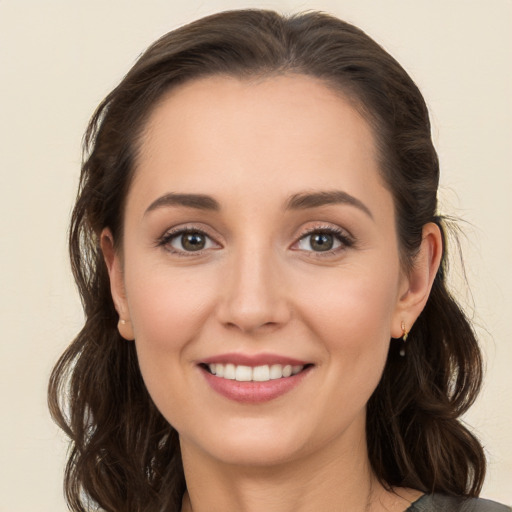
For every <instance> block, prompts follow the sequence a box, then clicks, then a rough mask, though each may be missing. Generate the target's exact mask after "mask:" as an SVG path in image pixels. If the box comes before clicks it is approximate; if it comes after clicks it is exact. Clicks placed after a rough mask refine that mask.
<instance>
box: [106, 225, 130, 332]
mask: <svg viewBox="0 0 512 512" xmlns="http://www.w3.org/2000/svg"><path fill="white" fill-rule="evenodd" d="M100 246H101V251H102V253H103V258H104V260H105V264H106V266H107V271H108V275H109V278H110V293H111V294H112V300H113V302H114V306H115V308H116V311H117V313H118V315H119V322H118V324H117V328H118V330H119V334H121V336H122V337H123V338H124V339H126V340H133V339H134V336H133V329H132V324H131V320H130V313H129V309H128V302H127V300H126V293H125V287H124V276H123V268H122V262H121V257H120V255H119V253H118V251H116V249H115V247H114V237H113V235H112V232H111V231H110V229H108V228H105V229H104V230H103V231H102V232H101V235H100Z"/></svg>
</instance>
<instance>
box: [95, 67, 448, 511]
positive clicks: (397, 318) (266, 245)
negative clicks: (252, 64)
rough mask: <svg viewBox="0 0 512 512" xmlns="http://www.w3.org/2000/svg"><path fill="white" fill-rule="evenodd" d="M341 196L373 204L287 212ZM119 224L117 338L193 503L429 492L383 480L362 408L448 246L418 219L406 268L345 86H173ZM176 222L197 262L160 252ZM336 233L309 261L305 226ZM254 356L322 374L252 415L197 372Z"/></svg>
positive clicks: (110, 255) (387, 500) (289, 506)
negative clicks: (169, 197)
mask: <svg viewBox="0 0 512 512" xmlns="http://www.w3.org/2000/svg"><path fill="white" fill-rule="evenodd" d="M333 190H336V191H343V192H345V193H347V194H350V196H352V197H354V198H356V199H357V200H358V201H360V203H361V204H363V205H364V207H365V208H366V209H367V210H368V211H364V208H361V207H358V206H355V205H354V204H349V203H334V204H325V205H321V206H315V207H311V208H303V209H290V208H287V205H288V203H289V199H290V197H292V196H294V195H295V194H301V193H305V192H307V193H311V192H318V191H333ZM169 193H174V194H191V193H193V194H205V195H208V196H210V197H212V198H213V199H215V201H217V203H218V205H219V209H218V210H216V211H211V210H206V209H198V208H194V207H190V206H183V205H160V206H158V205H157V206H155V207H153V208H150V205H152V204H153V203H154V202H155V201H156V200H158V198H160V197H162V196H164V195H165V194H169ZM148 208H149V211H148ZM124 220H125V224H124V239H123V243H122V248H121V250H119V251H116V250H114V248H113V247H114V241H113V237H112V235H111V233H110V231H109V230H108V229H105V230H104V231H103V233H102V236H101V243H102V248H103V252H104V255H105V261H106V263H107V266H108V270H109V274H110V278H111V287H112V296H113V299H114V302H115V305H116V309H117V311H118V313H119V315H120V318H121V319H122V320H124V323H120V324H119V330H120V332H121V334H122V336H123V337H125V338H126V339H127V340H135V344H136V349H137V354H138V358H139V362H140V368H141V372H142V375H143V377H144V380H145V383H146V385H147V388H148V390H149V393H150V394H151V396H152V398H153V400H154V401H155V403H156V405H157V407H158V408H159V410H160V411H161V412H162V414H163V415H164V417H165V418H166V419H167V420H168V421H169V422H170V423H171V424H172V425H173V426H174V427H175V428H176V429H177V431H178V432H179V434H180V442H181V447H182V454H183V463H184V468H185V475H186V479H187V487H188V494H187V495H186V496H185V497H184V502H183V510H187V511H191V510H193V511H194V512H201V511H210V512H211V511H223V512H225V511H235V510H236V511H247V512H252V511H259V510H266V511H270V512H271V511H280V512H286V511H295V512H297V511H316V510H340V508H339V507H340V506H342V508H343V510H354V511H357V510H361V511H362V510H391V511H393V510H394V511H401V510H405V509H406V508H407V506H408V505H409V504H410V503H411V501H414V499H416V498H417V497H418V496H419V495H420V493H419V492H417V491H412V490H408V489H395V492H389V491H387V490H385V489H384V488H383V487H382V486H381V485H380V484H379V483H378V482H377V481H376V480H375V478H374V476H373V474H372V472H371V469H370V467H369V464H368V458H367V452H366V441H365V414H366V403H367V401H368V399H369V397H370V396H371V394H372V392H373V390H374V389H375V387H376V386H377V384H378V382H379V379H380V376H381V374H382V371H383V367H384V364H385V360H386V355H387V352H388V348H389V343H390V338H399V337H401V336H402V327H401V323H402V322H404V323H405V325H406V327H407V329H408V330H410V327H411V326H412V325H413V324H414V321H415V320H416V318H417V317H418V315H419V314H420V312H421V310H422V309H423V307H424V305H425V303H426V300H427V298H428V294H429V291H430V287H431V285H432V281H433V279H434V276H435V273H436V271H437V268H438V265H439V260H440V256H441V237H440V233H439V230H438V229H437V227H436V226H435V225H431V224H429V225H426V226H425V227H424V231H423V242H422V245H421V247H420V251H419V253H418V256H417V259H416V263H415V266H414V268H413V270H412V271H410V272H409V273H408V274H407V275H406V274H405V273H404V272H403V271H402V269H401V267H400V262H399V246H398V241H397V235H396V230H395V215H394V206H393V199H392V196H391V194H390V192H389V191H388V189H387V188H386V187H385V185H384V183H383V181H382V178H381V176H380V174H379V169H378V166H377V158H376V154H375V146H374V138H373V134H372V132H371V129H370V127H369V125H368V124H367V122H366V121H365V120H364V119H363V118H362V117H361V116H360V115H359V114H358V112H357V111H356V110H355V109H354V108H353V106H352V105H351V104H350V103H349V102H348V101H347V100H346V99H345V98H344V97H343V96H342V95H340V93H338V92H335V91H333V90H332V89H330V88H328V87H327V86H326V85H324V84H323V83H322V82H320V81H318V80H315V79H313V78H310V77H305V76H297V75H294V76H286V75H285V76H278V77H271V78H267V79H264V80H259V81H247V80H245V81H241V80H238V79H235V78H229V77H210V78H205V79H201V80H197V81H193V82H191V83H188V84H186V85H183V86H180V87H179V88H176V89H173V90H172V91H170V92H169V93H168V94H167V95H166V96H165V97H164V98H163V100H162V101H161V102H160V103H159V104H158V105H157V107H156V108H155V109H154V111H153V113H152V115H151V117H150V119H149V121H148V123H147V126H146V130H145V133H144V136H143V140H142V146H141V153H140V155H139V158H138V162H137V166H136V173H135V178H134V181H133V183H132V186H131V188H130V191H129V194H128V197H127V202H126V211H125V219H124ZM183 227H187V228H189V229H194V230H198V231H201V232H204V233H206V235H207V236H208V238H207V239H206V240H208V242H207V244H206V246H205V248H204V249H203V250H201V251H197V252H193V251H188V252H187V251H186V250H185V248H184V247H183V245H182V243H181V242H182V239H181V238H180V236H179V235H176V236H175V237H174V238H173V239H170V238H169V236H168V237H167V239H166V241H165V243H162V237H165V236H166V234H167V235H168V234H169V232H170V231H172V230H175V229H180V228H183ZM333 229H334V230H338V231H340V232H341V234H342V237H343V241H337V239H336V238H334V239H335V240H336V242H335V246H334V249H333V250H332V251H326V252H321V251H315V250H313V249H314V247H312V245H311V237H310V231H311V230H317V231H318V230H320V231H322V232H323V233H327V234H329V233H330V231H329V230H333ZM336 236H337V235H336ZM347 240H348V241H347ZM130 342H131V341H130ZM262 352H264V353H267V354H279V355H281V356H288V357H293V358H297V359H300V360H304V361H308V362H310V363H311V364H312V365H313V366H312V368H311V369H310V371H309V372H308V373H307V375H305V377H304V378H303V379H302V381H301V382H300V384H299V385H297V386H296V387H295V388H294V389H292V390H291V391H289V392H288V393H285V394H284V395H282V396H280V397H278V398H276V399H273V400H270V401H268V402H263V403H259V404H244V403H239V402H236V401H233V400H229V399H227V398H225V397H224V396H221V395H219V394H218V393H216V392H215V391H213V390H212V389H211V388H210V386H209V385H208V384H207V382H206V380H205V378H204V375H203V370H201V369H200V368H199V366H198V362H200V361H201V360H203V359H205V358H207V357H212V356H215V355H218V354H225V353H242V354H250V355H253V354H260V353H262Z"/></svg>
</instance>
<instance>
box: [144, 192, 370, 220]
mask: <svg viewBox="0 0 512 512" xmlns="http://www.w3.org/2000/svg"><path fill="white" fill-rule="evenodd" d="M329 204H348V205H350V206H354V207H356V208H358V209H359V210H361V211H362V212H364V213H366V215H368V216H369V217H370V218H371V219H373V214H372V212H371V211H370V209H369V208H368V207H367V206H366V205H365V204H364V203H363V202H362V201H360V200H359V199H357V198H356V197H354V196H351V195H350V194H348V193H347V192H343V191H342V190H330V191H321V192H300V193H298V194H294V195H293V196H291V197H290V198H289V199H288V201H287V203H286V209H287V210H307V209H309V208H319V207H321V206H326V205H329ZM168 206H184V207H186V208H195V209H197V210H209V211H219V210H220V204H219V202H218V201H217V200H216V199H214V198H213V197H211V196H208V195H205V194H176V193H174V192H170V193H168V194H165V195H163V196H161V197H159V198H158V199H156V200H155V201H153V202H152V203H151V204H150V205H149V207H148V208H147V209H146V211H145V212H144V215H146V214H147V213H149V212H151V211H153V210H157V209H158V208H163V207H168Z"/></svg>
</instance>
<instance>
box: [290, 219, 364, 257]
mask: <svg viewBox="0 0 512 512" xmlns="http://www.w3.org/2000/svg"><path fill="white" fill-rule="evenodd" d="M312 235H330V236H333V237H334V238H335V239H336V240H337V241H338V242H339V243H340V247H336V248H335V249H329V250H326V251H313V250H311V251H304V252H306V253H309V254H308V256H310V257H314V258H322V257H328V256H333V255H336V254H338V253H340V252H342V251H344V250H346V249H349V248H351V247H353V246H354V245H355V242H356V241H355V239H354V238H353V237H352V236H351V235H349V234H348V233H347V232H346V231H345V230H343V229H341V228H338V227H334V226H315V227H314V228H311V229H308V230H306V232H305V233H303V234H302V235H301V237H300V238H299V239H298V240H297V242H295V243H294V244H293V245H297V244H298V243H299V242H300V241H301V240H304V239H306V238H307V237H310V236H312ZM297 250H300V249H297Z"/></svg>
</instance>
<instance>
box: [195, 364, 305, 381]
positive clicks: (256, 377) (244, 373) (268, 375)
mask: <svg viewBox="0 0 512 512" xmlns="http://www.w3.org/2000/svg"><path fill="white" fill-rule="evenodd" d="M200 366H201V367H202V368H204V369H205V370H206V371H207V372H208V373H210V374H212V375H215V376H216V377H218V378H219V379H226V380H236V381H238V382H268V381H271V380H278V379H286V378H288V377H292V376H294V375H297V374H299V373H301V372H302V371H304V370H305V369H306V368H309V367H311V366H312V365H311V364H306V365H290V364H286V365H282V364H272V365H268V364H265V365H261V366H246V365H236V364H232V363H226V364H221V363H213V364H205V363H203V364H201V365H200Z"/></svg>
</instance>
